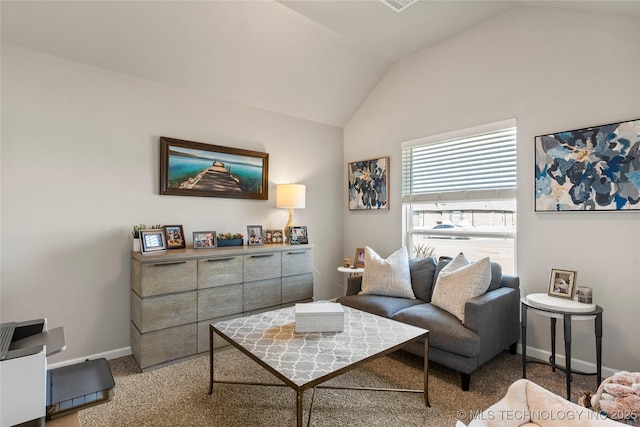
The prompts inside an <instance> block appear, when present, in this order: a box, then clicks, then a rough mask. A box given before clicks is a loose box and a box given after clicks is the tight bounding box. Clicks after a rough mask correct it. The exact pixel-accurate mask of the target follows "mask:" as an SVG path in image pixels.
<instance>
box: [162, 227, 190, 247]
mask: <svg viewBox="0 0 640 427" xmlns="http://www.w3.org/2000/svg"><path fill="white" fill-rule="evenodd" d="M164 237H165V238H166V239H167V248H168V249H180V248H184V247H185V246H186V245H185V241H184V230H183V229H182V226H181V225H165V226H164Z"/></svg>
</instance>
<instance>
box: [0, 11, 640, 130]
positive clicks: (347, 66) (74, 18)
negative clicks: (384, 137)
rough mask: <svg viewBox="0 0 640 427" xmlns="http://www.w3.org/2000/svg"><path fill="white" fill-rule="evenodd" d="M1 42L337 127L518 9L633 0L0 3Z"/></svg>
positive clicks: (628, 13) (629, 13)
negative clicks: (450, 44)
mask: <svg viewBox="0 0 640 427" xmlns="http://www.w3.org/2000/svg"><path fill="white" fill-rule="evenodd" d="M1 6H2V9H1V14H2V41H3V42H8V43H12V44H15V45H19V46H23V47H26V48H30V49H35V50H39V51H43V52H47V53H51V54H54V55H57V56H62V57H65V58H69V59H72V60H76V61H80V62H83V63H87V64H92V65H96V66H100V67H104V68H108V69H111V70H115V71H120V72H123V73H127V74H132V75H135V76H139V77H143V78H146V79H150V80H154V81H158V82H162V83H165V84H168V85H172V86H177V87H181V88H184V89H185V90H188V91H193V92H194V93H198V94H200V95H203V96H210V97H214V98H219V99H225V100H228V101H231V102H235V103H241V104H245V105H250V106H253V107H256V108H261V109H265V110H269V111H273V112H277V113H281V114H286V115H290V116H294V117H298V118H302V119H307V120H311V121H315V122H319V123H324V124H328V125H332V126H337V127H343V126H344V125H345V123H346V122H347V121H348V120H349V118H350V117H351V116H352V115H353V113H354V112H355V111H356V110H357V108H358V107H359V106H360V104H361V103H362V102H363V101H364V100H365V99H366V97H367V96H368V95H369V93H371V91H372V90H373V88H374V87H375V86H376V84H377V83H378V82H379V81H380V79H381V78H382V76H384V74H385V73H386V72H387V70H388V69H389V67H390V66H391V65H392V64H393V63H394V62H396V61H398V60H399V59H402V58H404V57H406V56H408V55H412V54H414V53H416V52H419V51H421V50H424V49H426V48H428V47H429V46H432V45H434V44H437V43H439V42H441V41H443V40H445V39H447V38H449V37H452V36H454V35H456V34H458V33H461V32H464V31H466V30H468V29H469V28H472V27H474V26H477V25H480V24H481V23H483V22H485V21H487V20H490V19H493V18H495V17H496V16H498V15H501V14H503V13H506V12H508V11H509V10H511V9H513V8H517V7H528V6H539V7H562V8H573V9H584V10H590V11H595V12H601V13H617V14H625V15H633V16H640V0H632V1H545V0H498V1H491V0H470V1H466V0H457V1H452V0H447V1H438V0H417V1H416V2H415V3H414V4H412V5H411V6H409V7H408V8H406V9H405V10H403V11H402V12H400V13H398V12H396V11H394V10H392V9H391V8H390V7H388V6H387V5H385V4H383V3H382V2H380V1H378V0H362V1H351V0H349V1H348V0H343V1H328V0H307V1H304V0H294V1H290V0H281V1H273V0H262V1H237V0H236V1H183V0H175V1H6V0H3V1H2V4H1Z"/></svg>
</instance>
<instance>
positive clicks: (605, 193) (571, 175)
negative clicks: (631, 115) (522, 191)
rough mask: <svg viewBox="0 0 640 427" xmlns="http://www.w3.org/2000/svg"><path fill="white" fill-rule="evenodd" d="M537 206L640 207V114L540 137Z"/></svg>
mask: <svg viewBox="0 0 640 427" xmlns="http://www.w3.org/2000/svg"><path fill="white" fill-rule="evenodd" d="M535 158H536V164H535V181H536V183H535V210H536V211H537V212H549V211H630V210H639V209H640V119H638V120H631V121H626V122H619V123H612V124H608V125H602V126H594V127H590V128H585V129H578V130H572V131H565V132H559V133H554V134H549V135H540V136H537V137H536V138H535Z"/></svg>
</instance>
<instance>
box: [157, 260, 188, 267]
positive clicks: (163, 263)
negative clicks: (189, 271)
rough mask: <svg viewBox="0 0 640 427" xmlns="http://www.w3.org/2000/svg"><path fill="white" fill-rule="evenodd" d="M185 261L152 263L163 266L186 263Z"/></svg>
mask: <svg viewBox="0 0 640 427" xmlns="http://www.w3.org/2000/svg"><path fill="white" fill-rule="evenodd" d="M186 263H187V261H174V262H159V263H157V264H153V266H154V267H164V266H165V265H178V264H186Z"/></svg>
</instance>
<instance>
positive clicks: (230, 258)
mask: <svg viewBox="0 0 640 427" xmlns="http://www.w3.org/2000/svg"><path fill="white" fill-rule="evenodd" d="M231 260H233V257H229V258H211V259H208V260H207V262H218V261H231Z"/></svg>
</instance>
